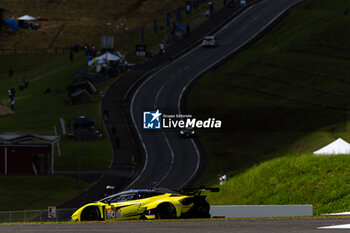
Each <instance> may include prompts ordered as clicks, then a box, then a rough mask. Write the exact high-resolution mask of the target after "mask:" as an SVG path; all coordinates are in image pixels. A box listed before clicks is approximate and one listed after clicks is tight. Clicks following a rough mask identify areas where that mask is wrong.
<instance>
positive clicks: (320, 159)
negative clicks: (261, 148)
mask: <svg viewBox="0 0 350 233" xmlns="http://www.w3.org/2000/svg"><path fill="white" fill-rule="evenodd" d="M349 162H350V157H349V156H348V155H339V156H330V157H327V156H313V155H312V154H303V155H294V156H285V157H281V158H276V159H273V160H271V161H268V162H265V163H262V164H260V165H258V166H254V167H252V168H250V169H249V170H247V171H246V172H245V173H243V174H241V175H237V176H235V177H233V178H232V179H229V180H228V181H227V182H226V183H225V184H224V185H221V186H220V192H219V193H211V194H209V195H208V201H209V202H210V203H211V204H216V205H225V204H237V205H273V204H286V205H290V204H312V205H313V211H314V214H315V215H319V214H324V213H334V212H345V211H348V210H349V205H350V194H349V193H350V185H349V184H350V178H349V175H350V168H349V166H348V164H349Z"/></svg>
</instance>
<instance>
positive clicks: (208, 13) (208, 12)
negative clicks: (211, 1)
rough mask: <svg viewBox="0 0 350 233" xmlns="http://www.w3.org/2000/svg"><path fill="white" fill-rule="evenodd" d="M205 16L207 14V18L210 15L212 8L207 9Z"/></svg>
mask: <svg viewBox="0 0 350 233" xmlns="http://www.w3.org/2000/svg"><path fill="white" fill-rule="evenodd" d="M204 14H205V16H207V18H208V17H209V16H210V10H209V8H207V10H206V11H205V12H204Z"/></svg>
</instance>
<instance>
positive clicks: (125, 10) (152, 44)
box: [0, 0, 223, 62]
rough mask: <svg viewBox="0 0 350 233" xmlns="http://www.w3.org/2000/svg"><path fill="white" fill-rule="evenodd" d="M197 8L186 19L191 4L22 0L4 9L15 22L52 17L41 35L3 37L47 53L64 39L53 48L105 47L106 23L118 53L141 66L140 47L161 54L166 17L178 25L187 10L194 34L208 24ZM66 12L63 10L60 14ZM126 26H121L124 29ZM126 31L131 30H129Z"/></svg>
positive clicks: (8, 1)
mask: <svg viewBox="0 0 350 233" xmlns="http://www.w3.org/2000/svg"><path fill="white" fill-rule="evenodd" d="M199 2H200V3H201V4H199V7H198V8H197V9H194V8H193V7H192V12H191V14H185V11H184V8H185V3H186V1H185V0H183V1H171V0H165V1H164V0H162V1H160V0H158V1H151V0H143V1H140V0H108V1H95V0H75V1H68V0H63V1H53V0H49V1H44V0H39V1H36V2H35V3H33V2H30V1H21V0H4V1H2V2H1V7H2V8H3V9H5V12H4V17H5V18H7V17H12V16H15V18H17V17H20V16H22V15H24V14H29V15H31V16H33V17H43V18H48V21H43V22H39V23H40V24H41V27H40V28H39V30H37V31H31V30H20V31H18V32H16V33H15V34H12V33H9V32H6V33H5V32H3V33H1V32H0V44H1V46H0V47H1V48H17V49H18V48H33V47H34V48H47V47H49V45H50V44H51V42H52V41H53V40H54V38H55V37H56V35H57V34H58V32H59V30H60V28H61V27H62V25H64V27H63V30H62V31H61V33H59V34H58V37H57V39H56V41H55V42H54V43H53V44H52V46H51V47H52V48H62V47H68V48H69V47H70V46H72V45H73V44H80V45H85V44H88V45H90V46H91V45H95V46H96V47H100V37H101V35H103V34H105V33H106V23H111V26H110V27H109V28H108V33H109V34H111V35H114V36H115V47H116V50H119V51H121V52H122V53H123V54H126V55H129V56H128V57H129V58H130V59H129V61H132V62H136V61H140V60H139V59H137V58H136V57H135V55H134V54H135V45H136V44H140V43H144V44H146V46H147V49H149V50H153V54H154V53H155V52H156V51H158V47H157V46H158V43H159V42H160V41H162V40H163V39H164V30H163V29H161V27H163V28H164V24H165V12H169V13H170V14H171V25H170V26H169V28H168V29H167V31H168V32H170V28H172V22H177V21H176V10H177V8H178V7H182V20H181V21H180V23H181V24H183V25H185V26H186V24H188V23H189V24H190V25H191V29H194V28H195V27H196V26H198V24H199V23H200V22H203V21H204V20H205V16H204V14H203V13H204V11H205V9H206V7H207V5H206V3H202V2H201V1H199ZM222 5H223V1H221V0H218V1H216V9H218V8H220V7H222ZM57 9H60V10H57ZM155 19H156V20H157V21H158V33H157V34H154V33H153V21H154V20H155ZM122 24H123V26H120V25H122ZM141 27H144V28H145V36H144V38H145V41H144V42H142V41H141V39H140V28H141ZM125 28H128V29H127V30H125Z"/></svg>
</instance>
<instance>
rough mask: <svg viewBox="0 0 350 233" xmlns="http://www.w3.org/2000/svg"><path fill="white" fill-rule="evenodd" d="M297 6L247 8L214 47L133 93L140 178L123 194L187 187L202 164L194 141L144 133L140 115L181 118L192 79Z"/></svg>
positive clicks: (275, 3) (290, 1)
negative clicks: (140, 153)
mask: <svg viewBox="0 0 350 233" xmlns="http://www.w3.org/2000/svg"><path fill="white" fill-rule="evenodd" d="M298 2H301V1H300V0H262V1H260V2H258V3H256V4H254V5H252V6H251V7H249V8H248V9H246V10H245V11H244V12H243V13H241V14H240V15H239V16H238V17H236V18H235V19H234V20H232V21H231V22H230V23H229V24H227V25H226V26H225V27H224V28H222V29H221V30H220V31H219V32H218V33H216V37H217V39H218V44H219V46H218V47H216V48H202V47H201V46H197V47H195V48H194V49H193V50H191V51H190V52H188V53H186V54H185V55H183V56H182V57H180V58H178V59H176V60H175V61H173V62H171V63H170V64H168V65H166V66H165V67H163V68H161V69H160V70H159V71H157V72H156V73H155V74H153V75H151V76H150V77H148V78H147V79H146V80H145V81H144V82H143V83H141V84H140V85H139V86H138V87H137V88H136V89H135V91H134V92H133V93H132V95H131V103H130V112H131V119H132V124H133V125H134V126H135V128H136V131H137V134H138V137H139V139H140V140H141V143H142V147H143V149H144V153H145V158H146V162H145V165H144V167H143V170H142V171H141V172H140V175H139V176H138V177H137V178H136V179H135V180H134V182H132V183H131V184H130V185H129V186H128V187H127V188H144V187H149V186H151V185H152V184H154V183H156V184H157V185H159V186H161V187H168V188H172V189H180V188H182V187H183V186H185V185H186V184H190V183H191V181H193V178H194V176H195V175H196V173H197V172H198V169H199V167H200V166H201V161H202V158H201V154H200V152H199V150H198V147H197V145H196V143H195V141H194V140H193V139H184V138H180V137H179V135H178V132H177V131H169V130H163V131H160V130H158V131H156V130H154V131H149V130H148V131H147V130H144V129H143V120H142V118H143V111H145V110H156V109H160V110H161V112H162V113H163V114H174V113H181V110H180V108H181V106H180V105H181V104H180V103H181V99H182V97H183V94H184V92H185V90H186V89H187V88H188V86H189V84H190V83H191V82H192V81H193V80H194V79H196V78H197V77H199V76H200V75H201V74H203V73H204V72H205V71H207V70H208V69H209V68H210V67H212V66H214V65H215V64H217V63H218V62H220V61H221V60H223V59H224V58H225V57H227V56H229V55H231V54H232V53H233V52H235V51H237V50H238V49H239V48H241V47H242V46H243V45H245V44H246V43H248V42H249V41H250V40H252V39H253V38H255V37H256V36H257V35H258V34H259V33H261V32H262V31H263V30H264V29H266V28H267V26H269V25H270V24H271V23H272V22H274V21H275V20H276V19H277V18H278V17H279V16H281V15H282V13H284V12H285V11H287V10H288V9H289V8H291V7H292V6H294V5H295V4H296V3H298ZM198 107H200V106H198ZM213 114H215V113H213ZM213 117H215V116H213ZM203 120H205V119H203ZM223 124H224V122H223Z"/></svg>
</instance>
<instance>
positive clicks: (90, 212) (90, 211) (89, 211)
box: [80, 206, 101, 221]
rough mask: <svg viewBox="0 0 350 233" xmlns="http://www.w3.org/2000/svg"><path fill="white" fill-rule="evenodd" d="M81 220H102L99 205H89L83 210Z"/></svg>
mask: <svg viewBox="0 0 350 233" xmlns="http://www.w3.org/2000/svg"><path fill="white" fill-rule="evenodd" d="M80 220H81V221H100V220H101V213H100V211H99V209H98V208H97V207H95V206H89V207H86V208H85V209H84V210H83V211H82V212H81V217H80Z"/></svg>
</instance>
